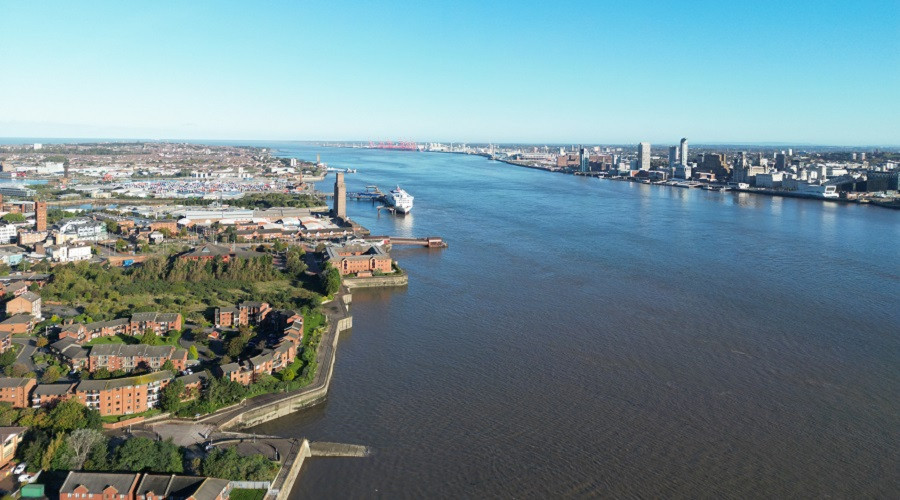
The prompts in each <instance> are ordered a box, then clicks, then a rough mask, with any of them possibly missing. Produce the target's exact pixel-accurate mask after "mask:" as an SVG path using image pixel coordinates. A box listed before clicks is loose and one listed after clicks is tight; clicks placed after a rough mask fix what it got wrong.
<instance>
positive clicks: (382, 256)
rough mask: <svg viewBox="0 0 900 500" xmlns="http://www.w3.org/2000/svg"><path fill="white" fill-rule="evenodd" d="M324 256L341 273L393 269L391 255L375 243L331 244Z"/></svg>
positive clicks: (388, 270) (387, 270) (389, 270)
mask: <svg viewBox="0 0 900 500" xmlns="http://www.w3.org/2000/svg"><path fill="white" fill-rule="evenodd" d="M326 257H327V259H328V262H330V263H331V264H332V265H333V266H334V267H336V268H337V270H338V271H340V273H341V275H348V274H358V273H374V272H376V271H377V272H382V273H390V272H391V271H392V270H393V269H392V266H391V264H392V260H391V256H390V255H388V253H387V252H385V251H384V250H383V249H382V248H381V247H379V246H376V245H368V246H367V245H344V246H338V245H332V246H329V247H328V248H327V249H326Z"/></svg>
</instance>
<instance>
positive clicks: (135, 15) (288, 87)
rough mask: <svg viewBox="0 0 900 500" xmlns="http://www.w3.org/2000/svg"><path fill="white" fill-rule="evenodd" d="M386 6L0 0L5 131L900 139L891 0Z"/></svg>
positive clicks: (542, 139)
mask: <svg viewBox="0 0 900 500" xmlns="http://www.w3.org/2000/svg"><path fill="white" fill-rule="evenodd" d="M400 7H401V6H399V5H394V4H389V5H369V4H358V3H353V2H349V3H347V4H342V5H339V6H328V7H324V6H317V5H312V6H302V7H297V6H285V5H266V6H254V7H253V9H248V8H247V6H246V5H243V4H234V3H228V4H210V3H196V4H190V5H181V4H162V5H157V4H153V5H143V6H123V5H118V4H115V3H96V4H91V5H90V6H83V5H79V6H71V5H67V4H64V3H50V4H40V6H39V7H36V6H35V5H30V4H13V3H8V4H4V6H3V10H4V11H5V13H6V14H8V15H4V16H3V20H2V21H0V28H2V29H3V30H4V33H6V40H5V42H4V44H3V45H2V46H0V56H2V57H3V59H4V60H8V61H15V64H14V65H10V66H9V68H8V70H7V71H6V72H5V74H4V77H3V78H2V80H0V92H2V95H4V96H5V97H6V99H4V102H3V103H2V104H0V136H4V137H71V138H92V137H96V138H99V137H107V138H123V139H130V138H147V139H157V138H158V139H181V140H185V139H187V140H368V139H372V140H413V141H420V142H422V141H442V142H449V141H451V140H453V141H459V142H488V141H490V142H501V143H548V144H549V143H561V144H572V143H574V144H579V143H594V144H595V143H608V144H632V143H633V144H636V143H638V142H641V141H646V142H650V143H651V144H669V145H671V144H676V143H677V140H678V138H679V137H682V136H686V137H690V138H692V139H691V140H692V142H693V143H697V144H771V145H776V144H795V145H842V146H862V145H866V146H896V145H898V139H897V138H898V137H900V129H898V126H897V125H896V121H895V120H893V119H892V117H893V116H896V115H897V113H898V112H900V97H898V95H897V93H896V92H894V91H893V89H892V88H891V85H890V83H889V82H891V81H896V79H897V77H898V76H900V70H898V68H900V65H898V64H897V63H898V62H900V55H898V54H900V50H895V49H897V48H900V47H898V37H897V34H896V30H895V28H894V26H895V23H896V21H897V19H898V14H900V7H898V5H897V4H896V3H895V2H864V3H859V4H853V5H850V6H847V5H839V4H830V5H822V4H819V3H817V4H815V5H813V4H808V5H806V6H804V5H797V4H792V5H782V4H774V3H773V4H765V3H764V4H754V5H752V6H749V5H748V6H743V5H720V4H715V3H698V4H692V5H689V6H684V5H677V6H658V5H650V4H628V5H605V6H603V8H602V9H601V8H598V7H597V6H595V5H593V4H590V3H570V4H567V5H565V6H561V5H558V4H554V5H549V6H548V5H543V4H533V5H527V4H526V5H524V6H522V7H521V8H512V6H511V4H503V3H500V4H492V5H480V4H473V3H470V4H460V5H459V6H456V7H454V8H450V7H441V6H425V5H414V6H404V7H403V8H400ZM572 12H577V13H578V14H579V23H578V27H576V26H574V25H573V24H572V23H567V22H565V17H566V14H567V13H572ZM73 19H84V21H79V22H78V23H75V22H72V20H73ZM585 26H587V29H584V28H585ZM776 34H777V36H774V35H776ZM867 68H868V69H867ZM869 69H877V71H878V72H877V77H874V76H873V75H872V73H871V72H870V71H869ZM876 110H877V113H876V112H875V111H876ZM694 138H696V139H694Z"/></svg>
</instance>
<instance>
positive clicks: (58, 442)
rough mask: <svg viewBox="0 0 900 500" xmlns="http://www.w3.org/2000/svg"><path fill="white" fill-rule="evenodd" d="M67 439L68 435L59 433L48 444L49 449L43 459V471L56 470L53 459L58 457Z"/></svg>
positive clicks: (45, 451)
mask: <svg viewBox="0 0 900 500" xmlns="http://www.w3.org/2000/svg"><path fill="white" fill-rule="evenodd" d="M65 439H66V435H65V434H64V433H62V432H59V433H57V434H56V436H55V437H54V438H53V439H51V440H50V442H49V443H48V444H47V449H46V450H44V455H43V456H42V457H41V469H43V470H51V469H53V468H54V467H53V458H54V457H55V456H56V453H57V451H59V449H60V448H61V447H62V446H63V445H64V444H65Z"/></svg>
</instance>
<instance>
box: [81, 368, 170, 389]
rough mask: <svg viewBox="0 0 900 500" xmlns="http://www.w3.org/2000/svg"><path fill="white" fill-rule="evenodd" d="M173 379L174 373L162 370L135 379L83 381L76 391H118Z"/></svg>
mask: <svg viewBox="0 0 900 500" xmlns="http://www.w3.org/2000/svg"><path fill="white" fill-rule="evenodd" d="M171 378H172V372H170V371H168V370H162V371H158V372H155V373H148V374H146V375H137V376H135V377H125V378H113V379H109V380H82V381H81V382H79V383H78V387H77V388H76V389H75V390H76V391H78V392H86V391H105V390H108V389H116V388H119V387H128V386H132V385H146V384H149V383H152V382H159V381H162V380H168V379H171Z"/></svg>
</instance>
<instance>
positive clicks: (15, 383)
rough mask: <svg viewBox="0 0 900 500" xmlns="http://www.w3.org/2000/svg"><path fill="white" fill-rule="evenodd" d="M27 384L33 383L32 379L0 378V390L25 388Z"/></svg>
mask: <svg viewBox="0 0 900 500" xmlns="http://www.w3.org/2000/svg"><path fill="white" fill-rule="evenodd" d="M28 382H35V380H34V379H33V378H22V377H0V389H9V388H10V387H25V386H26V385H28Z"/></svg>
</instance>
